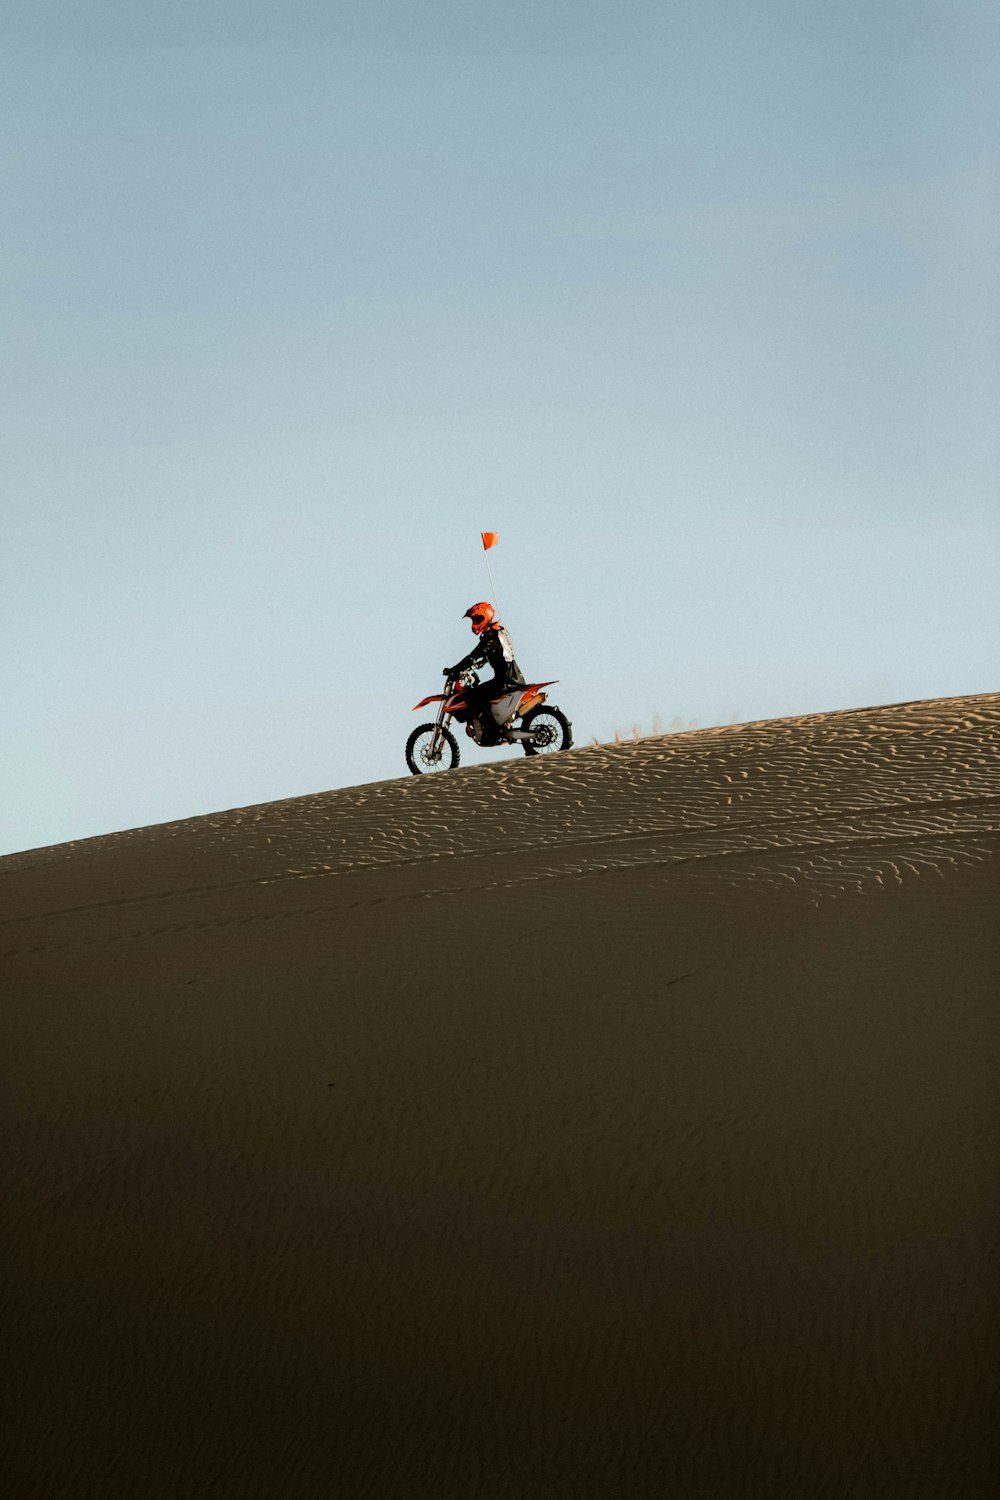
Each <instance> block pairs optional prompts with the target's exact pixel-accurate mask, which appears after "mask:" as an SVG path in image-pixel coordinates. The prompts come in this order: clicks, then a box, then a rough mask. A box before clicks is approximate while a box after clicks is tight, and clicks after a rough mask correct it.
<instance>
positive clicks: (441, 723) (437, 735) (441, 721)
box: [428, 682, 452, 760]
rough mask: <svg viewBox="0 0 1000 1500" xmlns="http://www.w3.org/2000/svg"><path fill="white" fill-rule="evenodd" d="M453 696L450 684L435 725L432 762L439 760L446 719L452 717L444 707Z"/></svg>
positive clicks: (431, 749) (430, 753) (432, 740)
mask: <svg viewBox="0 0 1000 1500" xmlns="http://www.w3.org/2000/svg"><path fill="white" fill-rule="evenodd" d="M451 694H452V684H451V683H450V682H449V684H448V691H447V693H446V694H445V696H444V697H443V698H442V699H441V707H440V708H439V709H438V716H437V719H436V721H435V724H434V734H433V736H432V738H431V748H430V750H429V751H428V756H429V758H430V759H431V760H437V758H438V755H439V753H440V746H441V730H442V729H443V728H444V727H445V719H447V718H450V717H451V715H450V714H446V713H445V711H444V706H445V704H446V703H447V701H448V699H449V698H450V697H451Z"/></svg>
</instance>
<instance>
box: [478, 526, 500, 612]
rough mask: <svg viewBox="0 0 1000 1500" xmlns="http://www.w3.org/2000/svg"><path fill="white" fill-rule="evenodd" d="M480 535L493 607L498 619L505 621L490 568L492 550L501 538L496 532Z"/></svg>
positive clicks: (483, 532) (482, 532) (486, 532)
mask: <svg viewBox="0 0 1000 1500" xmlns="http://www.w3.org/2000/svg"><path fill="white" fill-rule="evenodd" d="M479 535H480V536H481V537H482V539H483V552H484V554H485V558H486V571H487V573H488V574H489V576H490V591H491V593H492V594H493V607H494V609H495V610H496V612H497V616H498V618H500V619H503V612H502V610H501V609H500V600H499V599H498V598H497V586H496V582H495V581H494V578H493V569H492V568H491V567H490V548H491V547H495V546H496V544H497V542H498V541H499V540H500V538H499V537H498V536H497V533H496V532H495V531H481V532H480V533H479Z"/></svg>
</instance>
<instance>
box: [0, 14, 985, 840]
mask: <svg viewBox="0 0 1000 1500" xmlns="http://www.w3.org/2000/svg"><path fill="white" fill-rule="evenodd" d="M0 17H2V19H0V46H2V59H3V60H2V71H0V118H2V148H0V165H2V171H3V209H2V216H3V232H2V248H0V276H2V289H0V294H2V310H3V311H2V389H0V404H2V412H3V416H2V431H0V522H2V528H0V535H2V552H0V587H2V598H0V625H2V639H3V657H2V664H0V702H2V726H0V782H2V793H3V796H2V806H0V852H2V851H6V850H12V849H18V848H24V847H30V846H33V845H39V844H45V843H54V842H60V841H63V840H66V839H70V838H76V837H82V836H86V835H89V834H94V833H100V832H105V831H108V830H111V829H116V828H123V827H129V826H135V825H138V824H142V823H149V822H156V821H161V820H165V819H168V818H174V817H185V816H190V815H192V814H195V813H199V812H208V811H212V810H215V809H219V808H223V807H232V806H237V805H240V804H244V803H248V802H259V801H268V800H271V799H273V798H277V797H283V796H292V795H295V794H298V793H303V792H311V791H317V790H320V789H323V788H327V787H334V786H342V785H347V784H351V783H356V782H361V781H370V780H378V779H382V778H385V777H390V776H396V775H399V774H401V773H403V772H404V766H403V759H402V748H403V743H404V741H405V738H406V735H407V733H408V732H409V730H410V729H411V727H412V726H413V724H414V723H415V722H416V717H415V716H413V715H411V714H410V712H409V710H410V705H411V704H412V703H414V702H416V700H417V699H418V698H420V697H423V696H424V695H425V694H426V693H429V692H432V691H434V690H435V689H436V685H437V682H438V680H439V669H440V667H441V666H442V665H443V664H444V663H445V662H447V661H451V660H454V659H455V658H456V657H457V656H458V655H459V654H461V652H462V651H464V650H465V649H466V647H467V643H468V640H469V639H471V638H470V637H468V634H467V626H466V624H465V622H463V621H462V620H461V618H460V616H461V614H462V611H463V610H464V609H465V608H466V606H467V605H468V604H469V603H471V602H472V601H473V600H475V599H478V598H480V597H483V596H484V595H485V594H486V593H487V592H488V589H487V583H486V573H485V568H484V565H483V558H482V552H481V550H480V549H479V543H478V532H479V531H480V530H481V529H484V528H489V529H494V530H497V531H499V532H500V534H501V544H500V547H499V548H498V549H497V550H496V551H495V552H494V553H492V554H491V556H492V558H493V559H494V560H495V573H496V579H497V585H498V588H499V591H500V603H501V604H502V606H503V608H504V611H505V614H506V617H507V621H508V624H509V626H510V629H511V633H512V635H513V638H514V642H515V646H516V647H517V650H518V654H519V657H520V658H521V659H522V664H523V665H524V667H525V668H526V670H527V671H528V672H529V673H531V674H537V675H541V676H545V677H558V678H559V679H560V684H559V688H558V690H557V696H558V700H559V701H560V702H561V703H562V704H563V706H564V707H565V708H566V710H567V712H568V713H569V714H570V717H571V718H572V719H573V721H574V723H575V726H576V730H577V736H578V738H579V739H581V740H582V739H584V738H586V737H590V736H593V735H597V736H598V737H600V738H601V739H607V738H610V737H611V735H612V734H613V732H614V730H615V729H616V728H617V729H620V730H622V731H623V732H627V731H628V730H629V729H630V727H631V725H632V724H633V723H639V724H641V725H642V726H643V727H644V728H646V729H648V728H649V727H650V726H651V722H652V718H653V715H654V714H655V713H658V714H659V715H660V717H661V718H662V720H663V722H664V724H665V725H669V724H670V723H671V722H673V721H674V720H675V719H676V718H678V717H679V718H681V719H682V720H683V722H684V723H685V724H687V723H690V722H691V721H692V720H696V721H697V722H698V723H700V724H712V723H727V722H730V721H731V720H732V719H734V718H735V719H739V720H743V719H749V718H760V717H768V716H772V715H779V714H787V713H798V712H801V713H805V712H811V711H814V710H820V709H833V708H848V707H856V706H862V705H865V704H869V703H876V702H886V701H894V700H899V699H908V698H922V697H933V696H939V695H944V694H957V693H971V692H977V691H983V690H986V689H995V688H996V687H997V686H998V682H997V675H998V674H997V662H998V661H1000V606H998V598H997V595H998V591H997V588H996V584H995V579H996V577H997V576H1000V544H998V534H1000V533H998V500H997V496H998V480H1000V434H998V426H1000V424H998V418H997V413H998V411H1000V288H998V278H997V266H998V265H1000V204H998V191H997V184H998V173H997V166H998V157H1000V150H998V147H1000V107H998V103H997V99H998V90H997V84H996V60H997V56H998V51H997V48H998V43H1000V13H998V12H997V9H996V6H995V5H994V4H992V3H989V4H988V3H985V0H984V3H980V0H947V3H945V0H940V3H938V0H933V3H932V0H880V3H879V4H878V5H874V6H873V5H871V4H870V0H869V3H860V0H858V3H854V0H846V3H842V4H838V5H836V6H830V5H828V4H821V3H814V0H743V3H740V0H729V3H722V0H681V3H673V4H666V3H661V4H654V3H651V0H616V3H614V4H612V3H606V4H604V3H601V4H598V3H586V0H533V3H527V0H507V3H505V4H502V5H501V4H498V3H478V4H477V3H475V0H429V3H425V4H419V3H416V0H355V3H341V4H338V3H337V0H324V3H320V0H290V3H283V4H280V5H279V4H278V3H277V0H274V3H272V0H252V3H248V0H239V3H237V0H222V3H215V4H212V3H206V0H200V3H198V4H195V3H193V0H192V3H187V4H181V3H174V4H172V5H170V6H155V7H154V6H153V5H152V4H147V5H144V4H143V3H142V0H78V3H74V0H31V3H20V0H15V3H12V0H6V3H5V4H4V6H3V9H2V10H0ZM508 753H509V752H508ZM480 759H482V756H481V753H480V752H476V751H474V750H472V749H471V747H470V750H469V755H468V761H469V763H472V762H474V761H478V760H480Z"/></svg>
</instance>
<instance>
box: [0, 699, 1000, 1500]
mask: <svg viewBox="0 0 1000 1500" xmlns="http://www.w3.org/2000/svg"><path fill="white" fill-rule="evenodd" d="M998 855H1000V695H995V694H994V695H982V696H979V697H973V698H963V699H953V700H942V701H938V702H932V703H911V704H902V705H896V706H892V707H886V708H877V709H869V710H862V711H857V712H850V713H841V714H828V715H816V716H812V717H809V718H802V719H791V720H783V721H780V722H774V723H760V724H750V725H743V726H737V727H731V728H726V729H715V730H707V731H702V732H699V733H694V734H686V735H683V736H665V737H659V738H651V739H647V740H643V741H639V742H638V743H633V744H626V745H621V746H613V747H600V748H595V747H591V748H585V749H579V750H575V751H571V752H567V753H565V754H563V755H561V756H557V757H553V758H551V759H539V760H535V761H522V762H518V761H510V762H504V763H501V764H492V765H484V766H481V767H474V768H470V769H468V770H460V771H456V772H453V773H450V774H448V775H447V776H442V777H431V778H406V779H404V780H400V781H395V782H388V783H384V784H381V785H376V786H364V787H354V788H349V789H346V790H342V791H337V792H330V793H325V794H320V795H316V796H313V797H303V798H296V799H293V800H290V801H286V802H280V803H273V804H269V805H267V806H261V807H252V808H243V809H239V810H236V811H232V812H227V813H220V814H218V815H216V816H212V817H207V818H197V819H192V820H190V821H187V822H178V823H172V824H167V825H164V826H161V827H155V828H146V829H138V830H134V831H131V832H128V833H122V834H113V835H110V836H108V837H105V838H99V839H90V840H87V841H85V842H82V843H77V844H66V845H61V846H59V847H57V848H52V849H42V850H32V851H29V852H27V853H24V854H18V855H13V856H9V857H7V858H6V859H3V860H0V913H2V920H0V955H2V963H0V983H2V992H3V1004H2V1015H3V1033H4V1035H3V1057H4V1072H5V1075H6V1086H5V1090H4V1095H3V1111H4V1114H3V1124H4V1140H5V1143H6V1146H7V1150H6V1152H5V1158H6V1164H5V1173H4V1189H3V1205H4V1206H3V1213H4V1236H3V1243H4V1255H5V1265H4V1275H3V1278H2V1286H3V1291H2V1295H3V1301H4V1312H3V1343H4V1349H5V1366H6V1377H7V1378H6V1380H5V1406H6V1418H7V1429H6V1431H7V1440H6V1442H5V1445H4V1460H3V1464H4V1474H3V1477H5V1479H6V1490H7V1493H10V1494H13V1495H17V1496H63V1495H67V1496H70V1495H71V1496H95V1497H98V1496H99V1497H105V1496H119V1495H121V1496H164V1497H167V1496H169V1497H171V1500H175V1497H178V1496H201V1495H206V1496H207V1495H234V1496H247V1497H250V1496H261V1497H264V1496H268V1497H269V1496H298V1495H331V1496H333V1495H336V1496H345V1497H354V1496H368V1495H373V1496H374V1495H390V1496H448V1497H451V1496H455V1497H459V1496H461V1497H466V1496H469V1497H471V1496H485V1497H507V1496H510V1497H520V1496H525V1497H528V1496H531V1497H534V1496H581V1495H586V1496H602V1497H603V1496H607V1497H619V1496H623V1497H628V1496H647V1495H648V1496H667V1495H669V1496H673V1495H677V1496H683V1497H688V1496H692V1497H694V1496H713V1497H714V1496H754V1497H756V1496H768V1497H770V1496H776V1497H784V1496H788V1497H793V1496H794V1497H796V1500H798V1497H808V1496H831V1497H840V1496H848V1495H850V1496H859V1497H878V1496H897V1495H898V1496H906V1497H914V1496H927V1497H935V1500H938V1497H942V1496H951V1495H954V1496H962V1497H978V1496H980V1495H982V1496H986V1495H991V1496H992V1494H993V1493H995V1490H996V1483H997V1478H998V1475H1000V1451H998V1445H997V1441H996V1436H995V1432H996V1422H997V1401H996V1398H997V1386H998V1379H997V1371H998V1369H1000V1348H998V1343H1000V1340H998V1333H1000V1309H998V1300H1000V1281H998V1278H997V1274H996V1272H997V1265H998V1263H1000V1262H998V1258H997V1250H998V1244H997V1241H998V1238H1000V1236H998V1233H997V1231H998V1228H1000V1213H998V1208H1000V1193H998V1183H997V1161H998V1150H997V1147H998V1144H1000V1109H998V1097H997V1095H998V1091H997V1077H998V1068H997V1053H998V1026H997V998H998V991H1000V981H998V975H1000V937H998V927H1000V924H998V921H997V916H998V896H1000V860H998ZM470 948H475V949H476V950H477V953H478V955H479V956H477V958H476V960H475V962H474V964H472V965H471V967H470V964H469V962H468V958H467V953H468V950H469V949H470ZM487 954H488V957H487V956H485V955H487Z"/></svg>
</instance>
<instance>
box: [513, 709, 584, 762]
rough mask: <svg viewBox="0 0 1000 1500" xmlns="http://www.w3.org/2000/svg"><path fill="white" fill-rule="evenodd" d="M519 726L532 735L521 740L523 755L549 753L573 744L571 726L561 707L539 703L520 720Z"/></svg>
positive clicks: (567, 748) (566, 748)
mask: <svg viewBox="0 0 1000 1500" xmlns="http://www.w3.org/2000/svg"><path fill="white" fill-rule="evenodd" d="M521 728H522V729H525V730H527V731H528V733H529V734H530V735H531V736H532V738H531V739H530V740H522V741H521V743H522V744H523V746H524V753H525V755H551V754H552V753H553V751H555V750H569V749H570V747H571V746H572V744H573V726H572V724H571V723H570V722H569V720H568V719H567V717H566V715H565V714H564V713H563V711H562V709H561V708H553V707H550V705H549V704H548V703H540V704H539V705H538V707H537V708H533V709H531V710H530V711H529V712H528V713H526V714H525V716H524V718H523V719H522V720H521Z"/></svg>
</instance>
